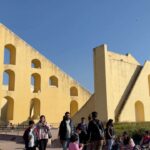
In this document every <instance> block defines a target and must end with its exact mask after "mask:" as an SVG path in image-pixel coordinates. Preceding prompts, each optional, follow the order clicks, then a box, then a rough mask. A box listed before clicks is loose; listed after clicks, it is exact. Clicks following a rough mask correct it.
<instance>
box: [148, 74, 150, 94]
mask: <svg viewBox="0 0 150 150" xmlns="http://www.w3.org/2000/svg"><path fill="white" fill-rule="evenodd" d="M148 86H149V96H150V75H148Z"/></svg>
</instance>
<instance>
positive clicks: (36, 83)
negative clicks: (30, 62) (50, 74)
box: [31, 73, 41, 93]
mask: <svg viewBox="0 0 150 150" xmlns="http://www.w3.org/2000/svg"><path fill="white" fill-rule="evenodd" d="M31 89H32V92H33V93H38V92H40V91H41V76H40V74H38V73H33V74H32V75H31Z"/></svg>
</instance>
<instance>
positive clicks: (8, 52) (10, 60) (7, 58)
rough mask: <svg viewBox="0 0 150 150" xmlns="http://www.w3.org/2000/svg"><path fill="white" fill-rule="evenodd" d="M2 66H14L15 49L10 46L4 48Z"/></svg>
mask: <svg viewBox="0 0 150 150" xmlns="http://www.w3.org/2000/svg"><path fill="white" fill-rule="evenodd" d="M4 64H11V65H15V64H16V48H15V46H13V45H12V44H7V45H5V47H4Z"/></svg>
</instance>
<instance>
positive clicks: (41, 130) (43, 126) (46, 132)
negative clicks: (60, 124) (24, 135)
mask: <svg viewBox="0 0 150 150" xmlns="http://www.w3.org/2000/svg"><path fill="white" fill-rule="evenodd" d="M36 129H37V132H38V146H39V150H46V147H47V143H48V139H49V138H51V137H52V135H51V132H50V126H49V125H48V124H47V122H46V118H45V116H44V115H42V116H40V120H39V122H38V123H37V125H36Z"/></svg>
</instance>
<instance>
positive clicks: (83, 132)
mask: <svg viewBox="0 0 150 150" xmlns="http://www.w3.org/2000/svg"><path fill="white" fill-rule="evenodd" d="M77 127H78V128H80V129H81V133H80V134H79V139H80V143H82V144H86V143H87V130H88V126H87V124H86V122H85V118H84V117H82V118H81V122H80V123H79V124H78V125H77ZM83 149H84V150H86V146H84V148H83Z"/></svg>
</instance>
